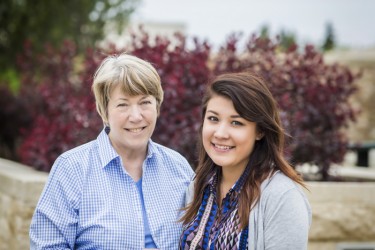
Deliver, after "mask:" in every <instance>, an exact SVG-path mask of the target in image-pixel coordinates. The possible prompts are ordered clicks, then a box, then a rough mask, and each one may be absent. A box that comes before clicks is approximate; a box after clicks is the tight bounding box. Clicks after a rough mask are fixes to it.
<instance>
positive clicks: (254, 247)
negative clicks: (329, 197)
mask: <svg viewBox="0 0 375 250" xmlns="http://www.w3.org/2000/svg"><path fill="white" fill-rule="evenodd" d="M310 225H311V208H310V204H309V202H308V200H307V198H306V196H305V194H304V193H303V192H302V190H301V188H300V187H299V186H298V185H297V184H296V183H295V182H293V181H292V180H291V179H289V178H288V177H286V176H285V175H284V174H282V173H281V172H277V173H276V174H274V175H273V176H272V177H271V178H270V179H267V180H266V181H265V182H264V183H262V187H261V197H260V200H259V202H258V203H257V204H256V206H255V207H254V208H253V209H252V211H251V212H250V216H249V241H248V242H249V246H248V247H249V249H250V250H276V249H277V250H290V249H296V250H304V249H307V243H308V232H309V228H310Z"/></svg>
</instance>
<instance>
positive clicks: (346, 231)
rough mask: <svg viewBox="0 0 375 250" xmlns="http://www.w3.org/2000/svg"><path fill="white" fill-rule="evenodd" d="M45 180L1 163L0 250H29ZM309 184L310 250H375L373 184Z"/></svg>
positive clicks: (20, 167) (24, 168) (18, 166)
mask: <svg viewBox="0 0 375 250" xmlns="http://www.w3.org/2000/svg"><path fill="white" fill-rule="evenodd" d="M47 176H48V174H47V173H43V172H38V171H35V170H33V169H32V168H30V167H27V166H24V165H21V164H18V163H15V162H12V161H8V160H4V159H0V250H5V249H6V250H13V249H14V250H19V249H29V235H28V230H29V226H30V220H31V217H32V215H33V211H34V209H35V205H36V203H37V201H38V199H39V196H40V194H41V192H42V190H43V187H44V184H45V182H46V180H47ZM307 184H308V186H309V189H310V191H306V193H307V196H308V198H309V201H310V203H311V207H312V210H313V222H312V226H311V229H310V235H309V250H318V249H319V250H322V249H323V250H337V249H338V248H337V245H338V244H352V245H354V244H358V245H361V244H362V245H366V246H369V245H371V246H373V247H374V248H375V182H335V183H334V182H308V183H307ZM291 212H293V211H291ZM351 249H356V248H351ZM365 249H371V248H365Z"/></svg>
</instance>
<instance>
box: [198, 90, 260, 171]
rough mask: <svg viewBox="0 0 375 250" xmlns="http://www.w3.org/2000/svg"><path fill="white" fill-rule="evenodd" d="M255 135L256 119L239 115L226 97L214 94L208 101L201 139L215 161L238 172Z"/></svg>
mask: <svg viewBox="0 0 375 250" xmlns="http://www.w3.org/2000/svg"><path fill="white" fill-rule="evenodd" d="M257 137H258V135H257V129H256V123H254V122H250V121H248V120H245V119H244V118H242V117H241V116H240V115H239V114H238V113H237V112H236V110H235V109H234V106H233V102H232V101H231V100H230V99H229V98H226V97H223V96H219V95H214V96H213V97H212V98H211V99H210V100H209V101H208V104H207V110H206V114H205V117H204V121H203V129H202V139H203V146H204V148H205V150H206V152H207V154H208V155H209V157H210V158H211V159H212V161H213V162H214V163H215V164H216V165H218V166H221V167H222V168H223V170H224V169H225V168H226V169H228V170H233V171H236V172H238V171H239V172H241V173H242V171H243V170H244V169H245V167H246V165H247V163H248V161H249V156H250V154H251V152H252V151H253V148H254V144H255V141H256V140H257V139H258V138H257Z"/></svg>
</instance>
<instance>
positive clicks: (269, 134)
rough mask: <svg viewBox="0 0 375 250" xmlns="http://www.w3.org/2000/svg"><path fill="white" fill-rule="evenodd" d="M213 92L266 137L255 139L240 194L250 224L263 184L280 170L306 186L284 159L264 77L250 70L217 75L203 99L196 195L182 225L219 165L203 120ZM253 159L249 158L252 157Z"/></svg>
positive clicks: (277, 120)
mask: <svg viewBox="0 0 375 250" xmlns="http://www.w3.org/2000/svg"><path fill="white" fill-rule="evenodd" d="M213 95H219V96H223V97H226V98H229V99H230V100H231V101H232V102H233V106H234V108H235V110H236V111H237V112H238V114H239V115H240V116H241V117H243V118H244V119H246V120H248V121H251V122H255V123H256V126H257V131H258V132H260V133H261V134H262V135H263V137H262V139H260V140H259V141H256V143H255V146H254V149H253V152H252V153H251V156H250V157H251V166H250V174H249V176H248V178H247V180H246V181H245V183H244V186H243V188H242V191H241V192H240V196H239V210H238V211H239V217H240V221H241V225H242V227H245V226H247V224H248V220H249V214H250V210H251V209H252V208H253V207H254V205H255V204H256V203H257V202H258V201H259V198H260V195H261V193H260V185H261V183H262V182H263V181H264V180H265V179H266V178H267V177H268V176H269V175H270V174H272V173H274V172H275V171H277V170H280V171H281V172H283V173H284V174H285V175H286V176H288V177H289V178H290V179H292V180H293V181H295V182H297V183H299V184H300V185H302V186H304V187H305V185H304V184H303V180H302V178H301V176H300V175H299V174H298V173H297V172H296V171H295V170H294V169H293V168H292V167H291V165H290V164H289V163H288V162H287V161H286V160H285V158H284V137H285V133H284V130H283V128H282V126H281V122H280V116H279V111H278V107H277V104H276V101H275V99H274V98H273V96H272V94H271V92H270V90H269V89H268V87H267V85H266V83H265V82H264V80H263V79H262V78H261V77H259V76H258V75H256V74H254V73H251V72H241V73H228V74H223V75H220V76H218V77H216V78H215V79H214V80H213V81H212V82H211V83H210V84H209V85H208V87H207V90H206V93H205V96H204V97H203V102H202V122H201V126H200V133H199V140H198V154H199V159H198V166H197V168H196V171H195V172H196V176H195V183H194V190H195V192H194V198H193V200H192V202H191V203H190V204H188V206H187V207H186V208H185V210H186V213H185V214H184V215H183V217H182V218H181V221H182V222H183V224H187V223H189V222H190V221H192V220H193V219H194V217H195V216H196V214H197V213H198V210H199V207H200V205H201V201H202V199H203V191H204V188H205V186H206V185H207V183H208V181H209V179H210V177H211V176H212V175H213V173H214V172H215V171H216V168H217V166H216V165H215V164H214V163H213V161H212V160H211V158H210V157H209V156H208V155H207V153H206V151H205V149H204V147H203V143H202V127H203V120H204V116H205V113H206V109H207V103H208V101H209V100H210V99H211V98H212V96H213ZM249 160H250V159H249Z"/></svg>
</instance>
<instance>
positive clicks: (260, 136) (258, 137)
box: [255, 132, 264, 141]
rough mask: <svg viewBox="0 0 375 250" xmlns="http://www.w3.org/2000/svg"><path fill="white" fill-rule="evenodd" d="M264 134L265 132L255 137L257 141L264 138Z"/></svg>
mask: <svg viewBox="0 0 375 250" xmlns="http://www.w3.org/2000/svg"><path fill="white" fill-rule="evenodd" d="M263 136H264V133H263V132H258V134H257V136H256V137H255V140H257V141H259V140H261V139H262V138H263Z"/></svg>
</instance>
